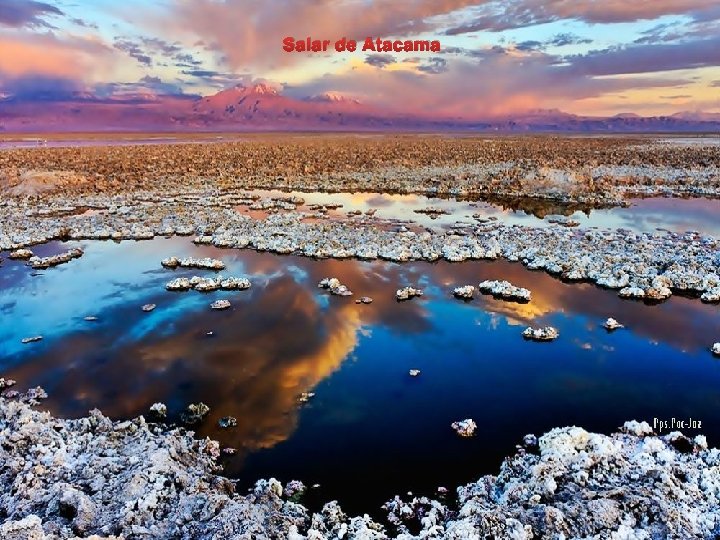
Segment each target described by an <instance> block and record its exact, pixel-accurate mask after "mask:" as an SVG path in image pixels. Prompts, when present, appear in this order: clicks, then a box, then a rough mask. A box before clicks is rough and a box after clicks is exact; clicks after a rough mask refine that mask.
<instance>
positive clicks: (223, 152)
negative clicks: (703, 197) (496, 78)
mask: <svg viewBox="0 0 720 540" xmlns="http://www.w3.org/2000/svg"><path fill="white" fill-rule="evenodd" d="M647 143H648V140H647V139H646V138H635V139H634V138H620V137H618V138H613V137H604V138H579V137H578V138H559V137H551V136H523V137H498V138H489V139H488V138H470V137H462V138H461V137H450V136H440V135H434V136H411V135H397V136H393V135H383V136H380V135H378V136H371V135H368V136H351V135H332V136H329V135H307V136H297V135H295V136H291V135H286V136H281V135H272V136H271V135H268V136H255V137H253V138H251V139H248V140H245V141H238V142H221V143H200V144H180V145H171V144H158V145H135V146H97V147H75V148H32V149H15V150H6V151H3V152H0V186H3V185H4V186H5V187H6V188H8V187H10V188H11V187H14V186H17V185H18V184H21V183H22V182H23V180H24V179H27V175H28V174H30V175H33V174H36V173H42V172H48V171H54V172H62V173H63V174H64V175H65V176H64V177H63V178H62V181H60V182H59V187H60V188H61V189H62V190H63V191H65V192H68V193H123V192H126V191H128V190H137V189H141V190H148V191H158V192H177V191H178V186H182V187H184V188H198V187H208V186H213V187H216V188H218V189H220V190H233V189H249V188H288V189H299V190H328V191H357V190H362V191H381V192H388V191H392V192H394V191H399V192H408V193H409V192H418V193H428V192H436V193H458V192H460V193H465V194H486V195H495V196H523V195H524V196H533V195H538V196H543V197H547V196H552V197H557V198H566V199H568V200H586V201H590V202H592V201H597V202H608V201H614V202H616V203H617V202H619V200H620V199H621V198H622V196H623V195H624V194H626V193H634V192H638V193H645V192H648V191H650V192H652V191H653V190H658V191H659V190H663V189H665V190H670V191H671V192H674V193H679V194H681V193H691V194H692V192H693V188H698V189H700V190H703V192H705V193H710V194H718V193H720V176H719V175H718V170H719V167H720V146H717V145H716V146H707V147H703V146H699V145H696V146H686V147H679V146H672V145H663V144H647ZM23 175H25V177H24V176H23ZM69 178H74V179H75V181H68V179H69ZM21 194H32V192H31V190H30V191H27V190H26V191H25V192H23V190H22V189H21V190H19V191H18V195H21Z"/></svg>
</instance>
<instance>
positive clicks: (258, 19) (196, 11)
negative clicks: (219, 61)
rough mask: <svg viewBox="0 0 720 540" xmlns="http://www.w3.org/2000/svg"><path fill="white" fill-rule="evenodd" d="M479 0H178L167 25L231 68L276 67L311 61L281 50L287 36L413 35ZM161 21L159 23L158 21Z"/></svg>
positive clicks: (304, 56)
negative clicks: (208, 47) (221, 56)
mask: <svg viewBox="0 0 720 540" xmlns="http://www.w3.org/2000/svg"><path fill="white" fill-rule="evenodd" d="M475 3H477V0H413V1H412V2H397V1H396V0H375V1H374V2H372V5H368V2H357V1H352V0H340V1H330V0H297V1H294V2H287V1H286V0H266V1H264V2H247V1H246V0H225V1H223V2H218V1H217V0H193V1H190V0H176V2H175V4H174V15H173V16H172V17H171V22H170V23H168V24H172V25H174V29H175V30H176V31H177V32H185V33H187V32H192V33H193V34H194V35H195V36H197V37H198V38H200V39H201V40H202V41H203V42H205V43H208V44H211V45H212V48H213V49H215V50H216V51H220V52H222V53H223V54H224V55H225V56H226V57H227V61H228V64H229V66H230V67H231V68H232V69H238V68H242V69H251V68H255V69H256V68H263V69H267V68H268V67H277V66H282V65H288V64H291V63H293V62H300V61H303V60H307V58H308V57H307V56H306V55H301V54H288V53H286V52H284V51H283V50H282V47H281V44H282V39H283V38H284V37H286V36H293V37H295V38H298V39H303V38H305V37H307V36H311V37H313V38H314V39H332V40H336V39H339V38H341V37H343V36H346V37H348V38H352V39H365V37H368V36H372V37H375V38H377V37H383V38H384V37H390V36H401V37H406V36H413V35H417V34H419V33H421V32H426V31H432V30H435V29H436V28H437V27H438V25H439V24H440V23H439V22H438V21H435V20H434V19H433V17H436V16H439V15H446V14H449V13H452V12H455V11H457V10H460V9H462V8H465V7H467V6H470V5H473V4H475ZM158 24H160V23H159V22H158Z"/></svg>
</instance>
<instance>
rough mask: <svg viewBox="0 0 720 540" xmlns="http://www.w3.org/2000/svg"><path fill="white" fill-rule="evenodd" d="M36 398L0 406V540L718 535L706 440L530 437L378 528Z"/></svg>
mask: <svg viewBox="0 0 720 540" xmlns="http://www.w3.org/2000/svg"><path fill="white" fill-rule="evenodd" d="M42 397H44V392H42V390H41V389H33V390H31V391H29V392H26V393H17V392H14V391H12V393H9V392H7V391H6V392H5V395H4V397H2V398H0V463H1V464H2V467H0V482H1V484H0V485H2V491H1V493H0V514H2V518H3V519H2V521H3V523H2V525H0V537H2V538H4V539H6V540H29V539H47V540H51V539H53V540H55V539H69V538H95V539H97V540H99V539H101V538H103V539H104V538H107V539H110V538H127V539H141V538H183V539H185V538H187V539H191V538H192V539H210V538H256V539H262V538H267V539H288V540H290V539H292V540H302V539H308V540H309V539H313V540H319V539H325V538H327V539H330V538H346V539H358V540H359V539H378V540H379V539H385V538H399V539H400V538H401V539H403V540H412V539H416V538H417V539H419V538H447V539H466V538H487V537H491V538H498V539H506V538H507V539H528V540H529V539H530V538H548V539H549V538H560V537H565V538H588V537H593V538H603V539H605V538H607V539H611V538H612V539H660V538H663V539H666V538H670V539H688V538H703V539H704V538H708V539H709V538H715V537H717V535H718V534H720V450H717V449H710V448H708V446H707V443H706V441H705V438H704V437H703V436H696V437H695V438H688V437H685V436H683V435H681V434H680V433H677V432H674V433H669V434H666V435H662V436H660V435H656V434H655V433H653V431H652V429H651V428H650V426H649V425H648V424H646V423H644V422H641V423H638V422H634V421H633V422H627V423H626V424H625V425H624V426H623V427H622V428H621V430H620V432H618V433H614V434H612V435H609V436H607V435H601V434H596V433H589V432H587V431H585V430H583V429H581V428H578V427H567V428H557V429H553V430H551V431H550V432H548V433H546V434H545V435H543V436H542V437H540V438H536V437H535V436H532V435H528V436H526V437H525V438H524V440H523V441H522V444H520V445H518V447H517V451H516V454H515V455H514V456H512V457H509V458H507V459H506V460H505V461H504V462H503V464H502V466H501V467H500V470H499V473H498V475H497V476H484V477H482V478H480V479H479V480H478V481H477V482H473V483H470V484H468V485H465V486H461V487H459V488H458V489H457V490H456V492H457V504H455V503H452V504H451V503H449V502H447V499H443V500H432V499H429V498H426V497H414V498H411V499H409V500H402V499H400V498H399V497H396V498H395V499H393V500H392V501H389V502H388V503H387V504H386V505H385V510H386V511H387V515H388V518H387V521H386V522H385V523H382V524H381V523H377V522H374V521H373V520H372V519H371V518H369V517H368V516H367V515H364V516H361V517H350V516H348V515H346V514H345V513H344V512H343V511H342V510H341V508H340V507H339V506H338V504H337V503H335V502H330V503H328V504H326V505H325V506H324V507H323V509H322V510H321V511H320V512H316V513H313V512H310V511H309V510H308V509H307V508H305V507H304V506H302V505H301V504H300V503H298V502H297V501H298V500H299V501H302V496H301V493H302V490H303V487H302V485H301V484H300V483H298V482H290V483H288V484H287V485H286V486H282V485H281V484H280V483H279V482H278V481H276V480H274V479H270V480H260V481H258V482H257V484H256V485H255V487H254V489H253V490H251V492H249V493H248V494H245V495H242V494H239V493H237V492H236V489H235V484H234V483H233V481H231V480H229V479H227V478H225V477H223V476H221V475H220V472H221V471H220V468H219V466H218V464H217V458H218V456H219V454H220V449H219V445H218V444H217V442H215V441H211V440H209V439H205V440H198V439H195V438H193V436H192V433H191V432H186V431H185V430H183V429H180V428H167V427H164V426H161V425H157V424H150V423H148V422H146V420H145V419H144V418H143V417H139V418H135V419H132V420H127V421H111V420H110V419H108V418H107V417H105V416H103V414H102V413H101V412H100V411H97V410H95V411H91V412H90V415H89V416H88V417H85V418H80V419H76V420H66V419H60V418H54V417H53V416H51V415H50V414H49V413H47V412H41V410H39V408H38V407H37V403H38V400H39V399H41V398H42Z"/></svg>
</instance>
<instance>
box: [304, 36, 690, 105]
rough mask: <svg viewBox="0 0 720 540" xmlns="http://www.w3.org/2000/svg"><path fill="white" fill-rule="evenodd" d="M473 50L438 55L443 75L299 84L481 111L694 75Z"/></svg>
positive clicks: (395, 74)
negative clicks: (586, 69)
mask: <svg viewBox="0 0 720 540" xmlns="http://www.w3.org/2000/svg"><path fill="white" fill-rule="evenodd" d="M467 52H468V54H466V55H463V56H455V57H450V58H444V60H445V63H444V64H442V67H440V66H441V64H440V63H436V64H435V65H434V66H433V67H434V68H435V70H436V71H437V70H438V69H442V70H443V73H442V75H436V74H432V73H431V71H432V70H430V71H428V69H415V70H410V69H403V70H376V69H370V68H366V69H356V70H353V71H349V72H345V73H339V74H329V75H325V76H323V77H319V78H318V79H316V80H314V81H311V82H309V83H306V84H304V85H298V86H297V87H296V88H294V92H295V93H297V94H300V93H304V94H305V95H313V94H320V93H322V92H324V91H326V89H328V88H332V89H333V90H336V91H338V92H341V93H350V94H352V95H354V96H356V97H358V98H359V99H361V100H362V101H363V102H366V103H380V104H385V105H386V106H388V107H390V108H392V109H394V110H396V111H400V112H407V113H413V114H416V113H419V114H424V112H425V111H428V113H427V114H428V115H436V116H451V117H463V118H473V117H487V116H495V115H503V114H506V113H510V112H517V111H524V110H529V109H536V108H548V107H552V106H562V107H564V108H566V105H567V104H569V103H573V102H575V101H577V100H582V99H587V98H597V97H600V96H603V95H606V94H608V93H617V92H621V91H625V90H629V89H638V88H674V87H677V86H681V85H685V84H687V83H689V82H690V81H689V80H687V79H681V78H677V79H668V78H667V77H665V78H663V77H649V76H642V77H632V76H627V77H623V78H606V77H601V78H598V77H594V76H593V75H592V74H586V73H582V72H580V71H578V70H577V68H576V67H575V66H573V65H572V64H571V63H563V62H562V61H561V59H560V58H559V57H556V56H553V55H548V54H544V53H533V55H530V56H527V55H517V54H510V53H509V52H508V51H506V50H504V49H503V48H501V47H500V48H497V47H495V48H485V49H478V50H475V51H467ZM469 53H472V54H469ZM426 62H427V61H426ZM426 65H432V64H426ZM430 111H431V113H430Z"/></svg>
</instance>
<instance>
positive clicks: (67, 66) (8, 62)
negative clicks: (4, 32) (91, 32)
mask: <svg viewBox="0 0 720 540" xmlns="http://www.w3.org/2000/svg"><path fill="white" fill-rule="evenodd" d="M0 51H2V54H0V74H2V75H4V76H7V77H18V76H22V75H47V76H55V77H66V78H74V79H85V78H87V77H88V75H89V74H98V75H101V74H105V72H107V71H108V67H109V66H108V60H110V57H111V54H112V50H111V49H110V48H108V47H107V46H106V45H104V44H103V43H102V42H101V41H99V40H97V39H92V38H71V39H67V40H62V39H58V38H57V37H55V36H54V35H52V34H41V35H38V34H33V35H21V36H13V37H9V36H0ZM98 72H101V73H98Z"/></svg>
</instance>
